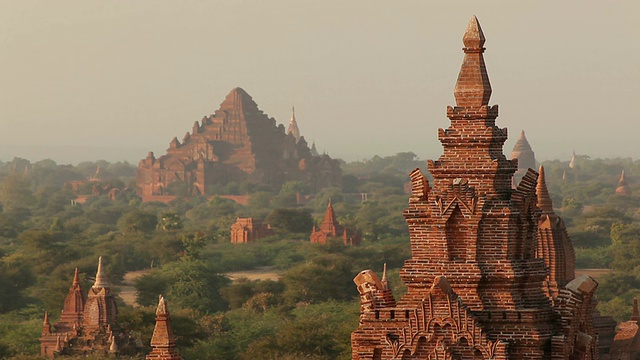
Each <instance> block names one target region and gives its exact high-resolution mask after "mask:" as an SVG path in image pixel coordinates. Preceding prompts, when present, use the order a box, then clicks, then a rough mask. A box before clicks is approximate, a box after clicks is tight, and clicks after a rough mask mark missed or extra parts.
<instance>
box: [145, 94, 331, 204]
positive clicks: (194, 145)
mask: <svg viewBox="0 0 640 360" xmlns="http://www.w3.org/2000/svg"><path fill="white" fill-rule="evenodd" d="M287 181H302V182H305V183H306V184H307V185H308V186H309V188H310V189H311V191H314V192H315V191H319V190H320V189H322V188H324V187H331V186H338V187H339V186H341V181H342V174H341V170H340V166H339V163H338V161H337V160H333V159H331V158H330V157H329V156H328V155H317V156H316V155H314V154H312V152H311V149H309V146H308V145H307V142H306V140H305V139H304V137H303V136H300V131H299V130H298V126H297V123H296V120H295V114H292V117H291V122H290V124H289V131H288V132H285V128H284V125H276V121H275V119H273V118H270V117H269V116H267V115H266V114H264V113H263V112H262V111H261V110H260V109H258V105H257V104H256V103H255V102H254V101H253V99H252V98H251V96H249V94H247V92H246V91H244V90H243V89H241V88H235V89H233V90H231V92H230V93H229V95H227V97H226V99H225V100H224V101H223V102H222V104H221V105H220V108H219V109H218V110H217V111H216V112H215V113H214V114H213V115H211V116H208V117H205V118H203V119H202V121H201V122H197V121H196V122H195V124H193V129H192V131H191V132H187V133H186V134H185V135H184V137H183V139H182V141H179V140H178V138H175V137H174V138H173V140H171V142H170V143H169V148H168V149H167V154H166V155H162V156H160V157H158V158H156V157H155V156H154V154H153V153H152V152H150V153H149V154H148V156H147V157H146V158H145V159H143V160H141V161H140V164H139V166H138V171H137V177H136V186H137V193H138V195H139V196H141V197H142V199H143V201H152V200H159V201H165V200H170V199H171V197H173V196H176V195H182V196H188V195H211V194H213V193H214V192H215V191H216V190H218V189H219V188H220V187H223V186H225V185H226V184H228V183H230V182H236V183H243V182H252V183H260V184H264V185H270V186H273V187H274V188H276V189H277V188H279V187H280V186H281V185H282V184H283V183H285V182H287Z"/></svg>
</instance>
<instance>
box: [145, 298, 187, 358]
mask: <svg viewBox="0 0 640 360" xmlns="http://www.w3.org/2000/svg"><path fill="white" fill-rule="evenodd" d="M151 348H152V350H151V353H149V355H147V360H179V359H180V355H178V352H177V351H176V339H175V337H174V336H173V331H172V330H171V322H170V321H169V309H168V308H167V301H166V300H165V299H164V297H162V295H160V296H159V299H158V308H157V309H156V327H155V329H154V330H153V337H152V338H151Z"/></svg>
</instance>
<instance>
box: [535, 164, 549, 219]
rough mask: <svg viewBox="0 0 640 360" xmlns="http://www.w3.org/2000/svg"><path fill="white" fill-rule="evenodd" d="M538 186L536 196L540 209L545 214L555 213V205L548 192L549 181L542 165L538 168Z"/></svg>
mask: <svg viewBox="0 0 640 360" xmlns="http://www.w3.org/2000/svg"><path fill="white" fill-rule="evenodd" d="M538 173H539V174H540V175H539V176H538V185H537V186H536V195H537V196H538V207H539V208H540V210H542V213H543V214H552V213H553V203H552V202H551V196H549V190H547V180H546V179H545V175H544V167H543V166H542V165H540V168H538Z"/></svg>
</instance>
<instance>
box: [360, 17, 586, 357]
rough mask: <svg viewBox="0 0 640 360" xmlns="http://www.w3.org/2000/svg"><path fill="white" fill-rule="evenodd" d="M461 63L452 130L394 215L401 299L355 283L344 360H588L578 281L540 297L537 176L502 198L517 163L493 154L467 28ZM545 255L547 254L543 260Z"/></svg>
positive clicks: (477, 39) (478, 34)
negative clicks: (406, 245) (403, 226)
mask: <svg viewBox="0 0 640 360" xmlns="http://www.w3.org/2000/svg"><path fill="white" fill-rule="evenodd" d="M463 42H464V48H463V50H464V53H465V55H464V61H463V64H462V68H461V70H460V74H459V76H458V81H457V83H456V86H455V89H454V95H455V99H456V106H455V107H448V108H447V116H448V118H449V119H450V120H451V126H450V127H449V128H448V129H446V130H442V129H440V130H438V138H439V140H440V142H441V143H442V145H443V148H444V153H443V155H442V156H441V157H440V158H439V159H438V160H437V161H429V162H428V168H429V171H430V172H431V174H432V175H433V179H434V184H433V187H431V186H430V184H429V182H428V181H427V179H426V177H425V176H424V175H423V174H422V173H421V172H420V170H419V169H416V170H414V171H413V172H412V173H411V174H410V178H411V183H412V192H411V195H410V197H409V205H408V208H407V209H406V210H405V212H404V216H405V218H406V220H407V223H408V225H409V234H410V240H411V253H412V257H411V258H410V259H409V260H407V261H405V264H404V267H403V268H402V270H401V272H400V277H401V279H402V281H403V282H404V284H405V285H406V286H407V293H406V294H405V295H404V296H403V297H402V298H401V299H399V300H397V301H395V300H394V297H393V294H390V293H388V292H389V290H387V289H385V287H384V285H383V284H382V281H379V280H377V279H378V278H377V276H375V274H374V273H373V272H372V271H371V270H365V271H363V272H361V273H360V274H359V275H358V276H356V278H355V279H354V282H355V283H356V285H357V287H358V291H359V293H360V302H361V313H360V323H359V326H358V329H357V330H356V331H355V332H353V333H352V336H351V346H352V359H354V360H362V359H368V360H374V359H380V360H381V359H403V360H409V359H438V360H440V359H456V360H471V359H473V360H479V359H485V360H489V359H493V360H507V359H510V360H516V359H517V360H541V359H554V360H560V359H563V360H569V359H571V360H574V359H581V360H591V359H595V358H597V350H596V343H597V339H596V337H595V334H594V332H593V324H592V302H591V299H592V296H593V294H594V292H595V289H596V287H597V283H596V282H595V281H594V280H593V279H592V278H590V277H588V276H582V277H578V278H576V279H572V280H571V281H570V282H569V283H568V284H566V286H565V287H563V288H561V289H559V290H558V295H557V297H556V301H555V303H554V304H552V302H551V301H550V299H549V298H548V297H547V296H546V294H545V286H544V282H545V279H547V276H548V274H549V272H548V270H547V268H546V266H545V260H544V259H541V258H538V257H536V252H537V249H538V224H539V219H540V214H541V210H540V209H539V208H538V206H537V203H538V202H537V197H536V185H537V178H538V174H537V173H536V172H535V171H534V170H529V171H528V172H527V173H526V174H525V175H524V177H523V179H522V181H520V183H519V184H518V186H517V188H516V189H512V177H513V174H514V173H515V171H516V170H517V168H518V166H517V160H508V159H507V158H506V156H505V155H504V153H503V145H504V142H505V140H506V139H507V130H506V129H501V128H498V127H497V126H496V124H495V119H496V117H497V116H498V106H497V105H493V106H489V98H490V96H491V85H490V83H489V77H488V75H487V71H486V67H485V63H484V58H483V52H484V50H485V49H484V47H483V45H484V43H485V37H484V34H483V32H482V29H481V27H480V24H479V23H478V20H477V19H476V18H475V17H473V18H472V19H471V21H470V22H469V25H468V27H467V30H466V32H465V34H464V37H463ZM550 256H553V254H550Z"/></svg>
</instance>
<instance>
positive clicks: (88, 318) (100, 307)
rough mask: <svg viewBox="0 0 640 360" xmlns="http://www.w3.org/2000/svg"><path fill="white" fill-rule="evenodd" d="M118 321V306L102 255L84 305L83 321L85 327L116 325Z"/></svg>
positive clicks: (91, 328) (93, 328) (96, 327)
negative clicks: (103, 264) (105, 271)
mask: <svg viewBox="0 0 640 360" xmlns="http://www.w3.org/2000/svg"><path fill="white" fill-rule="evenodd" d="M117 322H118V308H117V306H116V302H115V299H114V297H113V294H111V287H110V286H109V282H108V281H107V277H106V275H105V273H104V269H103V267H102V256H100V258H99V259H98V271H97V272H96V281H95V283H94V284H93V286H92V287H91V289H89V294H88V296H87V300H86V303H85V307H84V315H83V323H84V326H85V328H87V329H90V330H95V329H98V328H102V327H106V326H111V327H114V326H116V325H117Z"/></svg>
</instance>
